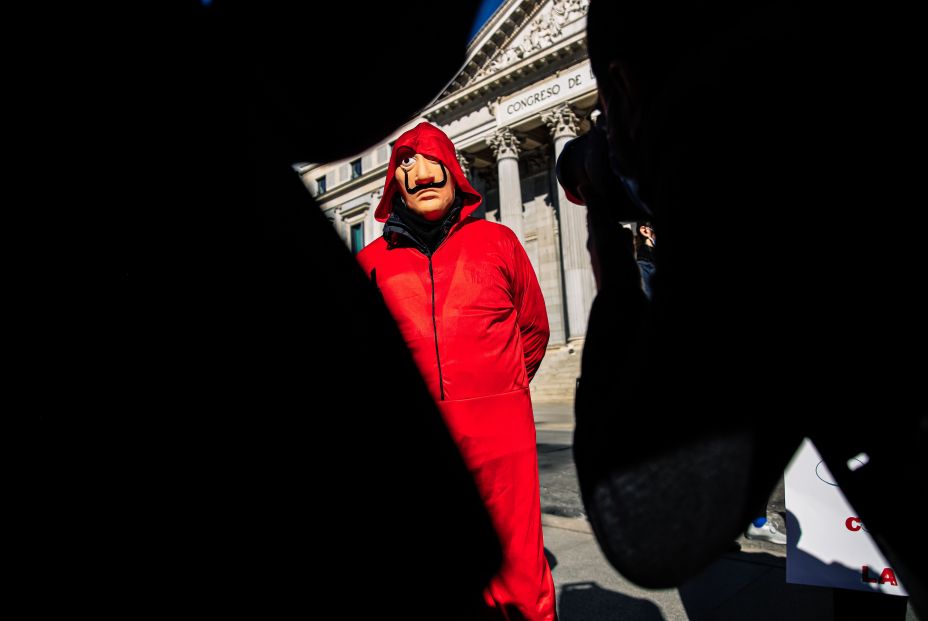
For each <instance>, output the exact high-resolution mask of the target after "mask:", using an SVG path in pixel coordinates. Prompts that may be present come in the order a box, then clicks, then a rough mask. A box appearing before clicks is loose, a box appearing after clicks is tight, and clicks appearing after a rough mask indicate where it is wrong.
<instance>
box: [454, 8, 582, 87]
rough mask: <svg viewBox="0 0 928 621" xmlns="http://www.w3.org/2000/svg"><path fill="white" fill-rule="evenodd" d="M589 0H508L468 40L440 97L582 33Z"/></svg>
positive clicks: (542, 52)
mask: <svg viewBox="0 0 928 621" xmlns="http://www.w3.org/2000/svg"><path fill="white" fill-rule="evenodd" d="M588 8H589V0H547V1H539V0H508V1H507V2H505V3H504V4H502V5H501V6H500V8H499V9H497V11H496V12H495V13H494V14H493V15H492V16H491V18H490V19H489V20H488V21H487V23H486V24H484V26H483V28H482V29H481V30H480V32H478V33H477V36H476V37H475V38H474V41H473V42H472V43H471V45H470V48H469V50H468V54H467V62H466V63H465V65H464V67H463V69H461V71H460V72H459V73H458V75H457V76H455V79H454V80H453V81H452V83H451V84H450V86H449V87H448V88H447V89H446V90H445V92H444V93H442V96H441V97H440V98H439V99H444V98H446V97H449V96H451V95H453V94H454V93H456V92H458V91H461V90H464V89H467V88H468V87H470V86H472V85H474V84H476V83H477V82H480V81H481V80H484V79H486V78H487V77H488V76H491V75H493V74H497V73H500V72H503V71H505V70H506V69H508V68H509V67H512V66H514V65H517V64H519V63H521V62H522V61H525V60H527V59H530V58H532V57H533V56H538V55H543V54H544V52H545V50H546V49H547V48H550V47H553V46H556V45H557V44H558V43H560V42H562V41H565V40H567V39H569V38H570V37H573V36H574V35H576V34H577V33H582V32H583V31H584V29H585V28H586V14H587V10H588Z"/></svg>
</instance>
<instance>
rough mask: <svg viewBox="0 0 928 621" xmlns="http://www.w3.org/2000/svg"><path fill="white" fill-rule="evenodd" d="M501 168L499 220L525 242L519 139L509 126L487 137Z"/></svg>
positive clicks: (520, 240)
mask: <svg viewBox="0 0 928 621" xmlns="http://www.w3.org/2000/svg"><path fill="white" fill-rule="evenodd" d="M487 143H489V145H490V148H491V149H492V150H493V155H495V156H496V161H497V168H498V169H499V220H500V222H502V223H503V224H505V225H506V226H508V227H509V228H511V229H512V230H513V231H514V232H515V234H516V236H517V237H518V238H519V242H521V243H522V244H523V245H524V244H525V235H524V233H523V232H522V182H521V180H520V179H519V139H518V138H516V136H515V134H513V133H512V131H511V130H510V129H509V128H508V127H504V128H502V129H500V130H498V131H497V132H496V133H495V134H493V135H492V136H490V137H489V138H488V139H487Z"/></svg>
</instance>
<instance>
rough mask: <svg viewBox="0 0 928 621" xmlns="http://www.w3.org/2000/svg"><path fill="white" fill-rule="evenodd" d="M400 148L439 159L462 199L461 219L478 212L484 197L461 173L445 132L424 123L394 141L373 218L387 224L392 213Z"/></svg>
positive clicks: (452, 146)
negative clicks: (381, 193) (384, 180)
mask: <svg viewBox="0 0 928 621" xmlns="http://www.w3.org/2000/svg"><path fill="white" fill-rule="evenodd" d="M400 147H409V148H411V149H412V150H413V151H415V152H416V153H422V154H423V155H430V156H432V157H435V158H438V159H439V160H441V163H442V164H444V165H445V168H447V169H448V172H449V173H450V174H451V177H452V178H453V179H454V185H455V187H456V188H457V192H458V194H459V195H461V197H462V198H463V199H464V208H463V209H462V210H461V219H464V218H466V217H467V216H469V215H470V214H471V213H473V211H474V210H475V209H477V206H478V205H480V202H481V201H482V200H483V197H482V196H480V194H479V193H478V192H477V190H475V189H474V188H473V187H472V186H471V184H470V182H469V181H468V180H467V177H465V176H464V171H463V170H461V165H460V164H458V158H457V156H456V155H455V153H454V145H453V144H451V140H450V139H449V138H448V136H446V135H445V132H443V131H441V130H440V129H438V128H437V127H435V126H434V125H431V124H430V123H424V122H423V123H419V124H418V125H416V126H415V127H413V128H412V129H410V130H409V131H408V132H406V133H405V134H403V135H402V136H400V137H399V138H397V139H396V142H395V143H394V145H393V152H392V153H390V166H389V167H388V168H387V182H386V184H384V186H383V196H382V197H381V198H380V204H379V205H377V211H375V212H374V217H375V218H376V219H377V220H379V221H380V222H386V220H387V218H389V217H390V212H391V211H393V196H394V195H395V194H396V193H397V192H398V191H399V188H398V187H397V184H396V178H395V176H394V175H395V173H396V156H397V153H398V152H399V150H400Z"/></svg>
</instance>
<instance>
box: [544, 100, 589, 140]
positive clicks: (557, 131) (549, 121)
mask: <svg viewBox="0 0 928 621" xmlns="http://www.w3.org/2000/svg"><path fill="white" fill-rule="evenodd" d="M541 120H542V121H544V122H545V125H547V126H548V131H549V132H551V135H552V136H553V137H554V139H555V140H557V139H558V138H563V137H565V136H566V137H568V138H574V137H575V136H576V135H577V132H578V131H579V129H580V119H579V118H578V117H577V115H576V113H575V112H574V111H573V110H572V109H571V107H570V106H568V105H567V104H563V105H560V106H558V107H557V108H552V109H551V110H549V111H547V112H545V113H544V114H542V115H541Z"/></svg>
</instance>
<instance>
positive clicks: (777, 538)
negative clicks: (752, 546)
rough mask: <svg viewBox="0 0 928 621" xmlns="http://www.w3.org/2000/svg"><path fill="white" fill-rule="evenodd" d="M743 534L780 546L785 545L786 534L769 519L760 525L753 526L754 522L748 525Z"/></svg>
mask: <svg viewBox="0 0 928 621" xmlns="http://www.w3.org/2000/svg"><path fill="white" fill-rule="evenodd" d="M744 536H745V537H747V538H748V539H757V540H760V541H769V542H770V543H775V544H777V545H781V546H785V545H786V534H785V533H781V532H780V531H778V530H777V527H776V525H775V524H774V523H773V522H772V521H771V520H767V521H766V522H764V525H763V526H760V527H758V526H754V524H750V525H748V529H747V530H746V531H744Z"/></svg>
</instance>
